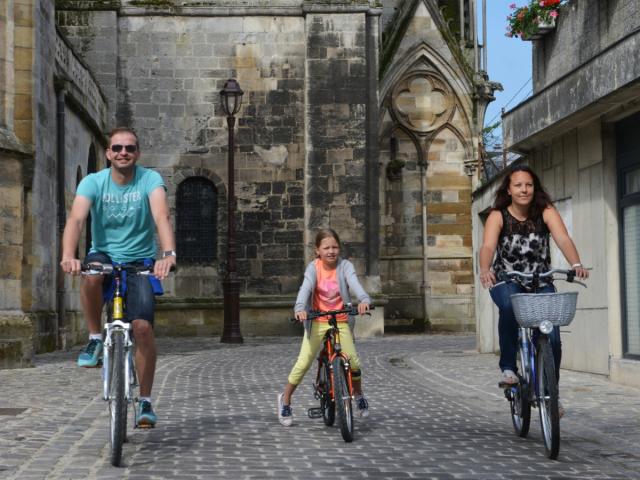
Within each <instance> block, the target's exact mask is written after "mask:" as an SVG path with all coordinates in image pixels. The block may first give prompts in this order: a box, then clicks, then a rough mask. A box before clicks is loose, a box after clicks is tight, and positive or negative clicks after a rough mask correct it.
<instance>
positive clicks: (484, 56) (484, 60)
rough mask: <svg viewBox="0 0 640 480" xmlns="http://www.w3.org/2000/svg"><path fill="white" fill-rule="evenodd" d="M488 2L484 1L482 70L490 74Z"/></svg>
mask: <svg viewBox="0 0 640 480" xmlns="http://www.w3.org/2000/svg"><path fill="white" fill-rule="evenodd" d="M487 57H488V54H487V0H482V68H481V70H483V71H485V72H488V71H489V67H488V62H487Z"/></svg>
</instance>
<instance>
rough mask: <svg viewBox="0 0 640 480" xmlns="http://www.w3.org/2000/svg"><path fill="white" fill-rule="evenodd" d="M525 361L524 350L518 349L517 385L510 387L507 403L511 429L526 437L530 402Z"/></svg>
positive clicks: (529, 419) (529, 420)
mask: <svg viewBox="0 0 640 480" xmlns="http://www.w3.org/2000/svg"><path fill="white" fill-rule="evenodd" d="M526 365H527V361H526V358H524V352H523V351H522V349H519V350H518V378H519V380H520V381H519V382H518V384H517V385H514V386H513V387H511V392H510V397H509V405H510V407H511V422H512V423H513V429H514V430H515V432H516V435H518V436H519V437H522V438H524V437H526V436H527V434H528V433H529V426H530V424H531V402H530V401H529V398H530V397H529V388H530V383H529V382H528V380H527V379H528V377H529V375H527V371H526Z"/></svg>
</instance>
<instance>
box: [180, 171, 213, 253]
mask: <svg viewBox="0 0 640 480" xmlns="http://www.w3.org/2000/svg"><path fill="white" fill-rule="evenodd" d="M217 217H218V192H217V190H216V187H215V185H214V184H213V182H211V181H210V180H207V179H206V178H203V177H190V178H187V179H186V180H184V181H183V182H182V183H180V185H178V190H177V194H176V223H177V229H176V230H177V232H176V240H177V249H178V251H177V253H178V258H179V259H180V263H183V264H191V265H199V264H205V263H212V262H214V261H215V259H216V251H217V248H216V246H217V243H218V238H217Z"/></svg>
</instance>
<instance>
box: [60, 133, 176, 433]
mask: <svg viewBox="0 0 640 480" xmlns="http://www.w3.org/2000/svg"><path fill="white" fill-rule="evenodd" d="M106 156H107V159H108V160H109V161H110V162H111V166H110V167H109V168H105V169H104V170H102V171H100V172H97V173H94V174H91V175H88V176H87V177H85V178H84V179H83V180H82V181H81V182H80V184H79V185H78V188H77V191H76V197H75V199H74V201H73V205H72V207H71V213H70V214H69V218H68V220H67V224H66V226H65V229H64V235H63V240H62V249H63V251H62V261H61V262H60V265H61V267H62V269H63V271H64V272H66V273H71V274H74V275H78V274H79V273H80V268H81V262H80V260H79V259H77V258H76V249H77V247H78V241H79V239H80V233H81V232H82V228H83V227H84V224H85V222H86V220H87V217H88V216H89V213H91V235H92V242H91V250H90V252H89V254H88V255H87V257H86V258H85V260H84V262H85V263H91V262H98V263H112V262H115V263H138V262H152V261H153V258H154V257H155V255H156V243H155V239H154V234H155V231H156V229H157V232H158V238H159V240H160V245H161V247H162V250H163V252H164V253H163V255H162V259H161V260H158V261H156V262H155V264H154V270H153V272H154V276H155V277H156V278H153V277H146V276H138V275H131V276H129V277H127V279H126V292H125V303H126V306H127V308H126V313H127V318H126V319H125V320H126V321H128V322H130V323H131V325H132V328H133V335H134V338H135V340H136V354H135V363H136V369H137V374H138V378H139V380H140V399H139V400H140V408H139V409H138V412H139V414H138V418H136V422H137V423H138V425H144V426H154V425H155V423H156V420H157V418H156V414H155V413H154V411H153V408H152V406H151V388H152V386H153V377H154V374H155V367H156V345H155V336H154V334H153V320H154V291H158V290H161V287H160V285H159V282H158V281H157V279H159V280H162V279H164V278H165V277H166V276H167V275H168V273H169V271H170V269H171V267H173V266H175V264H176V253H175V238H174V234H173V227H172V226H171V222H170V219H169V207H168V205H167V198H166V187H165V184H164V181H163V180H162V177H161V176H160V174H158V173H157V172H155V171H153V170H149V169H147V168H144V167H141V166H137V165H136V163H137V161H138V159H139V158H140V145H139V142H138V137H137V135H136V133H135V132H134V131H133V130H132V129H130V128H124V127H120V128H115V129H114V130H112V131H111V132H110V133H109V147H108V148H107V150H106ZM110 280H111V279H110V278H109V277H102V276H96V277H92V276H89V277H83V278H82V282H81V285H80V300H81V303H82V310H83V312H84V315H85V318H86V320H87V326H88V329H89V343H88V344H87V346H86V347H85V348H84V349H83V350H82V351H81V353H80V356H79V357H78V365H79V366H81V367H96V366H97V365H98V362H99V359H100V355H101V353H102V349H103V343H102V334H101V326H102V325H101V312H102V305H103V302H104V295H105V294H107V293H108V290H109V287H110V286H111V283H110Z"/></svg>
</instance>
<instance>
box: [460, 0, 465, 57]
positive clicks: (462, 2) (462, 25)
mask: <svg viewBox="0 0 640 480" xmlns="http://www.w3.org/2000/svg"><path fill="white" fill-rule="evenodd" d="M464 37H465V35H464V0H460V47H461V48H463V49H464V40H465V38H464Z"/></svg>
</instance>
